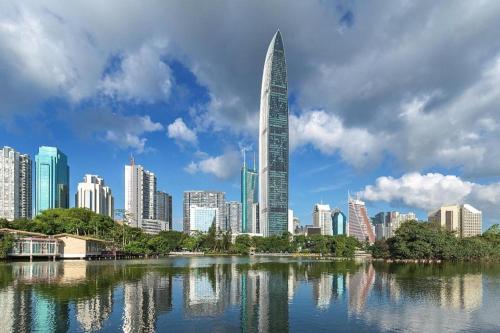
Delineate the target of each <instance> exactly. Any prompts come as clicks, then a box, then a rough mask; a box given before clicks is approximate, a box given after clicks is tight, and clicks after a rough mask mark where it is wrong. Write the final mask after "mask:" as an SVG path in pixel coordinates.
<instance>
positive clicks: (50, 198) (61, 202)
mask: <svg viewBox="0 0 500 333" xmlns="http://www.w3.org/2000/svg"><path fill="white" fill-rule="evenodd" d="M35 164H36V174H35V180H36V196H35V215H38V214H39V213H40V212H41V211H43V210H46V209H51V208H69V166H68V159H67V157H66V155H65V154H63V153H62V152H61V151H60V150H59V149H57V148H55V147H45V146H42V147H40V148H39V149H38V154H37V155H36V157H35Z"/></svg>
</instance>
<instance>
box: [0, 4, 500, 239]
mask: <svg viewBox="0 0 500 333" xmlns="http://www.w3.org/2000/svg"><path fill="white" fill-rule="evenodd" d="M499 14H500V4H499V3H497V2H494V1H492V2H490V3H487V4H483V5H481V4H476V3H472V2H468V1H463V2H461V1H456V2H440V3H432V2H419V3H411V2H408V3H406V2H401V3H390V2H386V3H376V4H375V3H373V4H372V3H366V2H357V1H340V2H325V1H310V2H299V1H296V2H293V1H292V2H289V1H275V2H272V3H254V2H251V1H248V2H238V3H234V2H231V1H218V2H211V3H208V2H206V3H200V2H195V1H178V2H174V1H171V2H168V3H167V2H151V3H148V5H144V4H143V3H140V2H133V1H131V2H126V3H123V2H113V1H109V2H94V3H90V4H89V3H88V2H83V1H82V2H79V1H75V2H71V3H58V2H53V1H33V2H31V1H27V2H23V3H18V2H16V1H5V2H2V3H1V4H0V84H1V88H2V89H0V145H8V146H12V147H14V148H15V149H17V150H19V151H21V152H23V153H28V154H30V155H31V156H32V157H34V155H35V154H36V151H37V149H38V146H39V145H53V146H57V147H58V148H60V149H61V150H62V151H63V152H65V153H66V154H67V155H68V159H69V163H70V168H71V171H70V175H71V184H70V186H71V193H72V196H73V195H74V192H75V190H76V186H77V183H78V182H79V181H80V180H81V178H82V177H83V175H84V174H86V173H95V174H98V175H100V176H102V177H104V179H105V181H106V182H107V183H108V185H110V186H111V188H112V190H113V193H114V196H115V202H116V207H117V208H120V207H123V188H124V184H123V168H124V165H125V164H126V163H128V161H129V158H130V155H131V154H133V155H134V157H135V159H136V162H137V163H140V164H142V165H143V166H144V167H146V168H147V169H149V170H151V171H153V172H155V173H156V174H157V176H158V187H159V189H161V190H164V191H167V192H169V193H171V194H172V195H173V200H174V227H175V228H178V229H180V227H181V220H182V210H181V207H182V192H183V191H184V190H192V189H212V190H221V191H225V192H226V194H227V199H228V200H239V197H240V184H239V169H240V166H241V154H240V150H241V149H242V148H246V149H249V150H251V149H255V148H256V147H257V145H258V143H257V141H256V140H257V129H258V110H259V100H260V85H261V76H262V66H263V63H264V56H265V52H266V49H267V46H268V43H269V41H270V39H271V38H272V36H273V34H274V32H275V31H276V29H277V28H278V27H279V28H280V30H281V32H282V35H283V39H284V43H285V49H286V56H287V65H288V77H289V97H290V105H289V109H290V136H291V137H290V140H291V149H292V153H291V155H290V206H291V208H292V209H293V210H294V211H295V214H296V215H297V216H298V217H299V218H300V220H301V223H302V224H310V223H311V211H312V207H313V205H314V203H316V202H320V201H323V202H324V203H329V204H330V205H332V206H334V207H340V208H342V209H344V210H345V209H346V200H347V191H348V190H349V191H351V193H357V192H359V195H360V196H361V197H362V198H363V199H364V200H365V201H366V202H367V206H368V210H369V213H370V215H374V214H375V213H377V212H378V211H381V210H401V211H408V210H412V211H415V212H417V215H418V216H419V217H420V218H425V216H426V211H428V210H430V209H433V208H435V207H437V206H438V205H441V204H446V203H453V202H461V203H462V202H468V203H471V204H473V205H474V206H475V207H477V208H478V209H481V210H482V211H483V213H484V226H485V227H487V226H489V225H491V224H492V223H495V222H498V214H499V213H500V205H499V203H500V183H499V176H500V151H499V150H498V149H497V142H499V139H500V132H499V127H498V124H499V122H500V113H499V112H498V109H499V106H500V40H499V39H498V38H497V32H498V31H499V30H500V22H499V21H498V19H497V18H498V16H499ZM251 156H252V153H251V152H249V153H248V157H249V160H251ZM71 201H72V202H73V201H74V200H73V199H72V200H71Z"/></svg>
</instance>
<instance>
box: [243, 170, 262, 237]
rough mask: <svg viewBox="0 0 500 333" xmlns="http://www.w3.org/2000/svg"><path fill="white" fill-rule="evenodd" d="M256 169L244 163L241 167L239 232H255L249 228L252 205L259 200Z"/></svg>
mask: <svg viewBox="0 0 500 333" xmlns="http://www.w3.org/2000/svg"><path fill="white" fill-rule="evenodd" d="M257 181H258V176H257V171H256V170H254V169H249V168H248V167H247V166H246V165H243V167H242V168H241V205H242V206H241V209H242V213H241V232H256V231H255V230H251V229H252V228H251V224H252V221H253V210H252V206H253V204H254V203H257V202H258V200H259V193H258V185H257Z"/></svg>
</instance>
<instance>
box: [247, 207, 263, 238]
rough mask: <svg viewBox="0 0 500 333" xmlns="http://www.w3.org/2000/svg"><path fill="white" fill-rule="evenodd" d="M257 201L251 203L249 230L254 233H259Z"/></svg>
mask: <svg viewBox="0 0 500 333" xmlns="http://www.w3.org/2000/svg"><path fill="white" fill-rule="evenodd" d="M259 213H260V210H259V203H258V202H256V203H254V204H253V205H252V224H251V228H250V232H251V233H254V234H260V233H261V231H260V230H261V229H260V220H259Z"/></svg>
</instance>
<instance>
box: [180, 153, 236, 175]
mask: <svg viewBox="0 0 500 333" xmlns="http://www.w3.org/2000/svg"><path fill="white" fill-rule="evenodd" d="M240 163H241V161H240V155H239V153H238V152H237V151H234V150H230V151H228V152H226V153H224V154H222V155H219V156H215V157H206V158H204V159H202V160H200V161H198V162H194V161H192V162H191V163H189V164H188V165H187V166H186V167H185V168H184V170H185V171H186V172H188V173H190V174H195V173H198V172H201V173H206V174H212V175H214V176H215V177H217V178H219V179H221V180H227V179H229V178H231V177H233V176H234V175H236V174H237V173H238V170H239V169H240Z"/></svg>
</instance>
